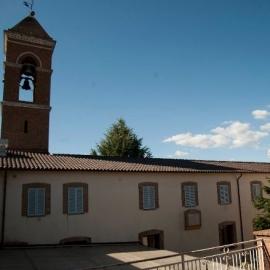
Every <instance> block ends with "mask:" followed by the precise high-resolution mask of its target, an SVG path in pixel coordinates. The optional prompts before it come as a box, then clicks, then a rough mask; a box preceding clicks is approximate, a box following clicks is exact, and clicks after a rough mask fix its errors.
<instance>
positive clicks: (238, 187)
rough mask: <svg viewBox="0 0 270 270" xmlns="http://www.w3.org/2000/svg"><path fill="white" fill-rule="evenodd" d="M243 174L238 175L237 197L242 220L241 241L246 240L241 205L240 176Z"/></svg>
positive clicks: (240, 219)
mask: <svg viewBox="0 0 270 270" xmlns="http://www.w3.org/2000/svg"><path fill="white" fill-rule="evenodd" d="M242 176H243V174H242V173H241V174H240V175H239V176H237V177H236V182H237V195H238V196H237V197H238V210H239V221H240V232H241V242H243V241H244V231H243V218H242V206H241V194H240V178H241V177H242Z"/></svg>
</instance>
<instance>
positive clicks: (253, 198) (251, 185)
mask: <svg viewBox="0 0 270 270" xmlns="http://www.w3.org/2000/svg"><path fill="white" fill-rule="evenodd" d="M254 184H259V185H260V187H261V190H260V197H256V198H255V197H254V194H253V191H252V187H253V185H254ZM250 194H251V201H253V202H254V201H255V200H256V199H257V198H262V195H263V184H262V181H258V180H254V181H251V182H250Z"/></svg>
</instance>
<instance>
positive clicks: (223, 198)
mask: <svg viewBox="0 0 270 270" xmlns="http://www.w3.org/2000/svg"><path fill="white" fill-rule="evenodd" d="M217 193H218V203H219V204H221V205H226V204H230V203H231V202H232V199H231V184H230V182H218V183H217Z"/></svg>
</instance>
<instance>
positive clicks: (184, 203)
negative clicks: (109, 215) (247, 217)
mask: <svg viewBox="0 0 270 270" xmlns="http://www.w3.org/2000/svg"><path fill="white" fill-rule="evenodd" d="M191 185H192V186H195V205H194V206H186V200H185V189H184V187H185V186H191ZM181 193H182V206H183V207H185V208H193V207H197V206H199V194H198V193H199V192H198V183H196V182H184V183H182V184H181Z"/></svg>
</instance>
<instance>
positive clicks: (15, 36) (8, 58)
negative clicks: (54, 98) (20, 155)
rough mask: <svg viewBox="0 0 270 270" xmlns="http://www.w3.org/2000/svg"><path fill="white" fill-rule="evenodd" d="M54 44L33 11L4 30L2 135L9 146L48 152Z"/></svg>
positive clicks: (23, 149)
mask: <svg viewBox="0 0 270 270" xmlns="http://www.w3.org/2000/svg"><path fill="white" fill-rule="evenodd" d="M55 43H56V42H55V41H54V40H53V39H52V38H51V37H50V36H49V35H48V34H47V32H46V31H45V30H44V29H43V27H42V26H41V25H40V24H39V22H38V21H37V20H36V18H35V14H34V12H31V14H30V15H29V16H27V17H26V18H24V19H23V20H22V21H20V22H19V23H18V24H16V25H15V26H14V27H13V28H11V29H8V30H6V31H4V46H5V48H4V53H5V61H4V91H3V102H2V126H1V138H2V139H8V149H13V150H22V151H31V152H43V153H47V152H48V144H49V116H50V110H51V107H50V88H51V74H52V69H51V65H52V63H51V62H52V54H53V50H54V47H55Z"/></svg>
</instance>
